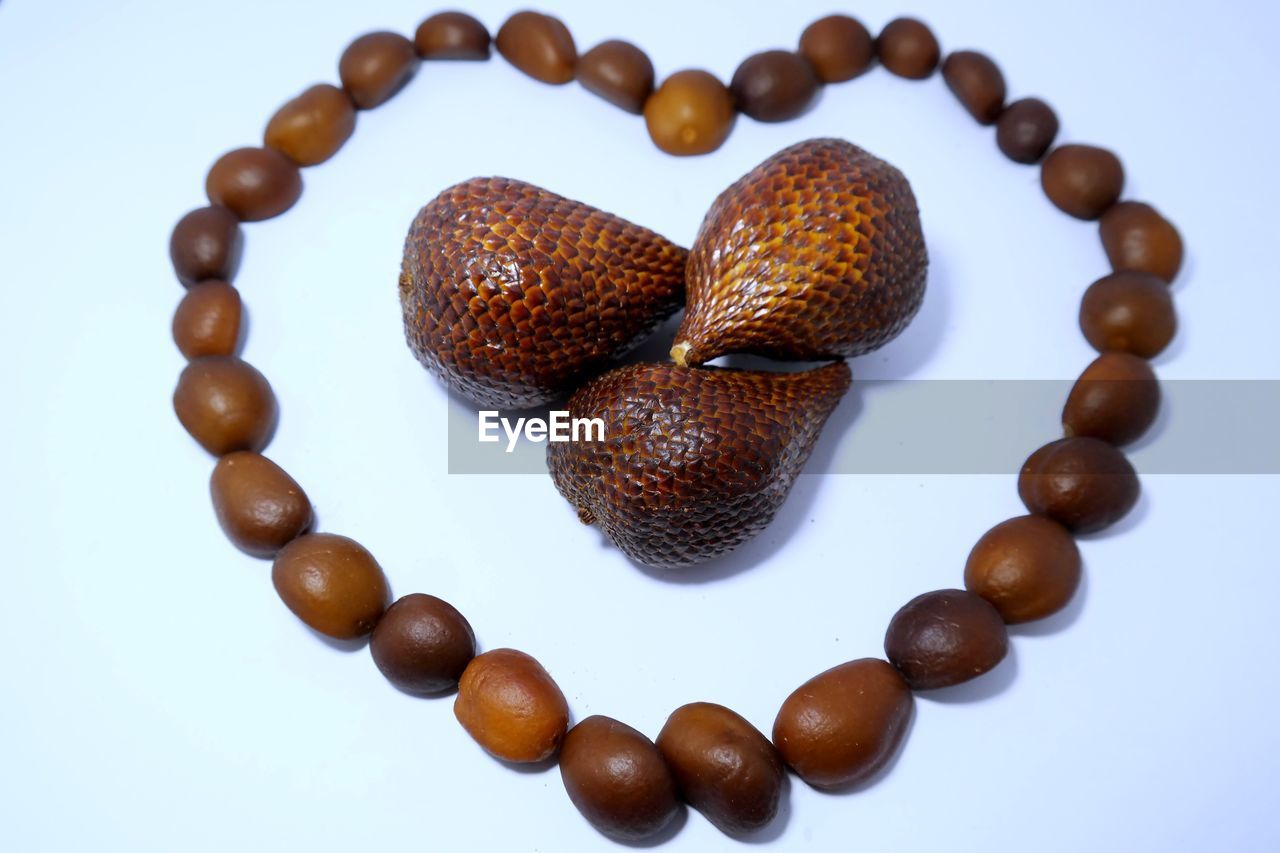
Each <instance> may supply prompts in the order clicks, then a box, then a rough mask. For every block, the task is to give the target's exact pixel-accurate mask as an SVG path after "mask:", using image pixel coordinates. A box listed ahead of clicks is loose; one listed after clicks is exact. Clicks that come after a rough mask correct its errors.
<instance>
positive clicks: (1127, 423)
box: [1062, 352, 1160, 447]
mask: <svg viewBox="0 0 1280 853" xmlns="http://www.w3.org/2000/svg"><path fill="white" fill-rule="evenodd" d="M1159 411H1160V383H1159V382H1157V381H1156V375H1155V372H1154V371H1152V370H1151V365H1149V364H1147V362H1146V360H1145V359H1141V358H1138V357H1137V356H1136V355H1130V354H1129V353H1127V352H1104V353H1103V354H1102V355H1100V356H1098V357H1097V358H1096V359H1095V360H1094V361H1093V363H1092V364H1090V365H1089V366H1088V367H1086V368H1085V369H1084V373H1082V374H1080V378H1079V379H1078V380H1076V384H1075V385H1074V386H1073V387H1072V388H1071V394H1070V395H1069V396H1068V397H1067V404H1066V405H1065V406H1064V407H1063V409H1062V425H1063V427H1064V428H1065V429H1066V433H1067V435H1069V436H1072V435H1087V436H1092V437H1093V438H1100V439H1102V440H1103V441H1105V442H1107V443H1108V444H1114V445H1116V446H1117V447H1119V446H1122V445H1125V444H1128V443H1129V442H1131V441H1137V440H1138V439H1139V438H1141V437H1142V434H1143V433H1145V432H1146V431H1147V430H1148V429H1149V428H1150V427H1151V424H1153V423H1155V419H1156V415H1157V414H1158V413H1159Z"/></svg>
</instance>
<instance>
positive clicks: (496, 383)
mask: <svg viewBox="0 0 1280 853" xmlns="http://www.w3.org/2000/svg"><path fill="white" fill-rule="evenodd" d="M686 256H687V252H686V251H685V250H684V249H682V248H681V247H679V246H677V245H675V244H673V243H671V242H670V241H668V240H666V239H664V238H663V237H661V236H659V235H658V234H655V233H654V232H652V231H650V230H648V229H647V228H641V227H640V226H638V225H633V224H631V223H630V222H627V221H626V220H624V219H621V218H619V217H617V216H614V215H613V214H610V213H605V212H604V211H601V210H597V209H596V208H594V207H591V206H590V205H586V204H583V203H582V202H578V201H572V200H570V199H567V198H563V197H562V196H559V195H556V194H555V193H552V192H549V191H547V190H544V189H541V188H539V187H535V186H533V185H531V184H526V183H524V182H522V181H516V180H511V179H509V178H475V179H473V180H469V181H465V182H463V183H460V184H457V185H455V186H452V187H450V188H449V189H446V190H445V191H444V192H442V193H441V194H440V195H439V196H437V197H436V198H435V199H434V200H432V201H431V202H430V203H429V204H427V205H426V206H425V207H423V208H422V210H421V211H419V212H418V215H417V216H416V217H415V218H414V220H413V225H412V226H411V228H410V230H409V235H408V237H407V239H406V240H405V248H404V263H403V267H402V272H401V276H400V304H401V308H402V311H403V315H404V327H405V337H406V338H407V340H408V343H409V347H410V349H412V350H413V353H414V355H416V356H417V358H418V360H419V361H421V362H422V364H423V365H425V366H426V367H427V369H428V370H430V371H431V372H432V373H434V374H436V375H437V376H439V377H440V378H441V379H443V380H444V382H445V384H447V385H448V386H449V387H450V388H452V389H454V390H455V391H457V392H458V393H460V394H462V395H463V396H465V397H467V398H468V399H470V400H471V401H473V402H475V403H477V404H479V405H481V406H491V407H494V408H499V409H527V408H532V407H535V406H541V405H545V404H547V403H550V402H553V401H555V400H558V399H562V398H563V397H565V396H567V395H568V394H569V393H570V392H571V391H572V390H573V389H574V388H576V387H577V386H578V385H579V384H580V383H581V382H582V380H583V379H585V378H586V377H588V376H591V375H593V374H595V373H598V372H600V371H601V370H603V369H605V368H606V367H607V366H608V365H609V363H610V362H611V361H612V360H613V359H616V358H618V357H619V356H621V355H623V354H624V353H626V352H627V351H628V350H630V349H632V348H633V347H634V346H635V345H637V344H638V343H640V342H641V341H642V340H644V338H645V337H647V336H648V335H649V334H650V333H651V332H652V331H653V329H654V328H655V327H656V326H657V325H658V324H659V323H660V322H661V321H662V320H664V319H666V318H667V317H669V316H671V314H673V313H675V311H676V310H677V309H679V308H680V307H681V305H682V304H683V303H684V272H685V259H686Z"/></svg>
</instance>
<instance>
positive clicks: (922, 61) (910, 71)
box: [876, 18, 942, 80]
mask: <svg viewBox="0 0 1280 853" xmlns="http://www.w3.org/2000/svg"><path fill="white" fill-rule="evenodd" d="M876 55H877V56H879V57H880V63H881V64H882V65H884V67H885V68H887V69H889V71H890V72H891V73H893V74H896V75H898V76H899V77H906V78H907V79H908V80H923V79H925V78H926V77H928V76H929V75H930V74H932V73H933V71H934V69H935V68H937V67H938V59H939V58H940V57H941V55H942V49H941V48H940V47H939V46H938V39H937V38H935V37H934V35H933V31H932V30H930V29H929V27H928V26H926V25H925V24H924V23H923V22H921V21H917V20H916V19H915V18H896V19H895V20H892V21H890V22H889V23H887V24H885V27H884V29H883V30H881V31H880V37H879V38H877V39H876Z"/></svg>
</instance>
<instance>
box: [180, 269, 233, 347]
mask: <svg viewBox="0 0 1280 853" xmlns="http://www.w3.org/2000/svg"><path fill="white" fill-rule="evenodd" d="M242 315H243V308H242V306H241V304H240V294H239V293H238V292H237V291H236V289H235V288H234V287H232V286H231V285H229V284H227V283H226V282H225V281H213V280H210V281H202V282H200V283H199V284H197V285H194V286H192V288H191V289H190V290H188V291H187V294H186V296H184V297H182V301H181V302H179V303H178V309H177V310H176V311H174V312H173V342H174V343H176V344H177V345H178V349H179V350H180V351H181V352H182V354H183V355H185V356H186V357H187V358H188V359H195V358H203V357H204V356H207V355H234V354H235V351H236V348H237V347H238V346H239V344H240V322H241V317H242Z"/></svg>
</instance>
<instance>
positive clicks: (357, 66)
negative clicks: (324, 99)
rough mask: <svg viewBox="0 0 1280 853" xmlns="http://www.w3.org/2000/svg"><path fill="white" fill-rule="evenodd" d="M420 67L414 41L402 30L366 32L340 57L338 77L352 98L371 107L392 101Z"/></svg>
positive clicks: (363, 106) (368, 107)
mask: <svg viewBox="0 0 1280 853" xmlns="http://www.w3.org/2000/svg"><path fill="white" fill-rule="evenodd" d="M417 68H418V54H417V53H416V52H415V51H414V49H413V42H411V41H409V40H408V39H407V38H405V37H404V36H402V35H400V34H399V33H389V32H377V33H365V34H364V35H362V36H360V37H359V38H357V39H356V40H355V41H353V42H351V44H350V45H348V47H347V49H346V50H345V51H343V53H342V57H341V58H340V59H339V60H338V77H339V79H341V80H342V88H344V89H346V90H347V94H348V95H350V96H351V101H352V103H354V104H355V105H356V106H357V107H359V108H360V109H362V110H371V109H373V108H374V107H376V106H379V105H380V104H384V103H386V102H387V101H389V100H391V96H392V95H394V94H395V93H396V92H399V91H400V89H401V88H403V87H404V84H405V83H408V82H409V78H411V77H412V76H413V72H414V71H416V70H417Z"/></svg>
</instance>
